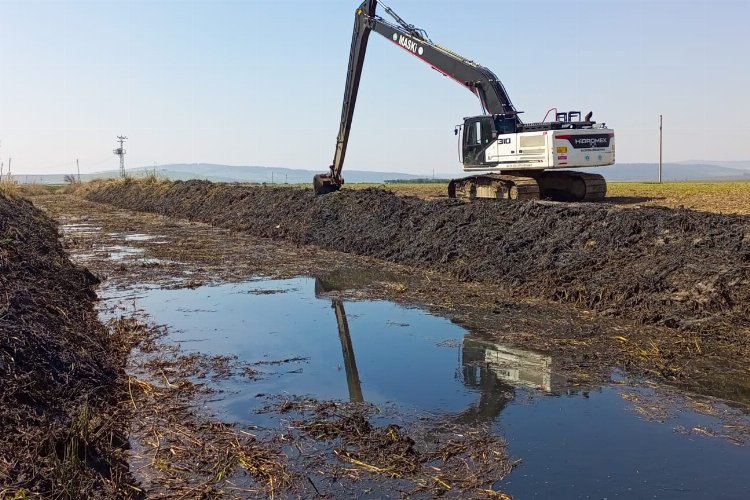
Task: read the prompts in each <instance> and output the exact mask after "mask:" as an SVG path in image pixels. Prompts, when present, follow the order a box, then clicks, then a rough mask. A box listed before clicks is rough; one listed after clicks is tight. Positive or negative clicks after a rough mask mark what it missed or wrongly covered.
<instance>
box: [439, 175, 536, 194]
mask: <svg viewBox="0 0 750 500" xmlns="http://www.w3.org/2000/svg"><path fill="white" fill-rule="evenodd" d="M448 197H450V198H460V199H465V200H474V199H476V198H491V199H501V200H538V199H539V184H537V181H536V180H535V179H534V178H532V177H520V176H515V175H502V174H486V175H474V176H471V177H464V178H462V179H453V180H452V181H451V182H450V184H448Z"/></svg>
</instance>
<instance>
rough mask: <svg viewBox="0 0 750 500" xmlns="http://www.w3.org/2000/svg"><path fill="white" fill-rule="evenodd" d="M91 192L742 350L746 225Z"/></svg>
mask: <svg viewBox="0 0 750 500" xmlns="http://www.w3.org/2000/svg"><path fill="white" fill-rule="evenodd" d="M85 189H86V190H85V191H84V194H85V196H86V197H87V198H88V199H90V200H93V201H99V202H106V203H112V204H114V205H117V206H123V207H128V208H131V209H135V210H143V211H150V212H156V213H160V214H164V215H169V216H173V217H182V218H186V219H190V220H197V221H202V222H207V223H210V224H213V225H216V226H218V227H223V228H228V229H233V230H239V231H243V232H247V233H249V234H253V235H256V236H263V237H269V238H275V239H287V240H291V241H293V242H295V243H302V244H313V245H317V246H320V247H323V248H328V249H332V250H337V251H342V252H350V253H355V254H358V255H366V256H370V257H376V258H379V259H385V260H388V261H392V262H396V263H399V264H405V265H409V266H416V267H420V268H426V269H432V270H436V271H440V272H446V273H450V274H451V275H453V276H455V277H456V278H458V279H460V280H465V281H478V282H487V283H495V284H499V285H501V286H503V287H506V288H508V289H512V290H513V292H514V293H515V294H516V295H528V296H537V297H542V298H545V299H550V300H555V301H560V302H565V303H571V304H574V305H577V306H580V307H584V308H587V309H593V310H596V311H599V312H600V313H603V314H606V315H611V316H625V317H628V318H630V319H634V320H637V321H639V322H642V323H644V324H656V325H665V326H668V327H672V328H679V329H684V330H687V331H695V332H707V331H711V332H716V331H717V330H718V331H721V333H722V335H735V337H736V338H732V340H733V341H736V342H738V343H741V344H742V345H743V347H744V348H747V345H748V339H747V335H744V334H745V333H747V331H748V328H750V319H749V318H750V221H749V220H748V218H747V217H746V216H729V215H719V214H710V213H702V212H692V211H688V210H670V209H664V208H650V207H649V208H641V209H636V210H623V209H619V208H616V207H612V206H606V205H604V206H598V205H595V204H575V205H572V204H563V203H545V202H536V203H515V202H507V203H502V202H477V203H473V204H467V203H463V202H460V201H457V200H438V201H425V200H421V199H418V198H412V197H399V196H396V195H394V194H392V193H389V192H386V191H381V190H376V189H367V190H361V191H341V192H338V193H335V194H332V195H330V196H322V197H314V196H313V194H312V192H311V191H310V190H303V189H291V188H264V187H247V186H241V185H231V184H212V183H210V182H203V181H188V182H164V183H158V184H146V183H138V182H118V183H103V184H94V185H91V186H88V187H86V188H85ZM737 329H741V332H742V334H740V335H736V334H735V332H736V331H737Z"/></svg>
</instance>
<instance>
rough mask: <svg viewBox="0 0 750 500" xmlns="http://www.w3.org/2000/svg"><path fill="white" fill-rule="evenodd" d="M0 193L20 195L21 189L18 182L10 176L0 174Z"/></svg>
mask: <svg viewBox="0 0 750 500" xmlns="http://www.w3.org/2000/svg"><path fill="white" fill-rule="evenodd" d="M0 194H3V195H5V196H20V195H21V190H20V189H19V185H18V182H16V180H15V179H13V178H12V177H7V176H6V177H3V176H0Z"/></svg>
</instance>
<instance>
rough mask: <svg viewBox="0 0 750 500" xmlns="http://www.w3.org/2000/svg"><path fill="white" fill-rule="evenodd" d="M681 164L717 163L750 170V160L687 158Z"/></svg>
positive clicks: (717, 164)
mask: <svg viewBox="0 0 750 500" xmlns="http://www.w3.org/2000/svg"><path fill="white" fill-rule="evenodd" d="M678 163H679V164H688V165H695V164H699V165H707V164H708V165H716V166H718V167H726V168H736V169H739V170H750V161H706V160H686V161H681V162H678Z"/></svg>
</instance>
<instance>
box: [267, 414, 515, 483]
mask: <svg viewBox="0 0 750 500" xmlns="http://www.w3.org/2000/svg"><path fill="white" fill-rule="evenodd" d="M266 411H278V412H281V413H282V414H290V415H291V420H290V421H289V430H290V434H289V435H288V437H287V438H286V439H287V441H288V442H290V443H294V445H295V446H296V448H297V449H298V450H299V451H300V457H298V459H297V460H298V461H300V460H301V461H302V462H303V463H304V464H305V465H304V469H305V470H308V471H314V474H313V475H312V477H314V478H316V483H317V484H318V485H319V486H316V488H322V487H330V486H331V485H332V483H333V482H335V481H354V482H355V483H364V484H363V485H364V486H366V485H367V484H368V482H369V481H378V484H380V485H381V487H382V486H383V485H386V486H387V490H388V491H400V492H402V493H403V494H405V495H407V496H411V495H420V494H428V495H430V496H445V495H447V496H451V497H454V496H458V497H466V495H470V496H472V497H477V496H479V497H492V498H509V497H507V496H505V495H504V494H503V493H501V492H498V491H496V490H494V489H493V488H492V486H493V484H495V483H497V482H498V481H500V480H501V479H503V478H504V477H505V476H507V475H508V474H509V473H510V472H511V470H512V469H513V467H514V466H515V465H517V464H518V463H520V461H514V460H512V459H511V458H510V456H509V454H508V452H507V449H506V445H505V442H504V441H503V440H502V439H500V438H498V437H497V436H494V435H493V434H492V433H491V432H490V430H489V429H487V428H483V427H482V426H476V425H472V426H467V425H459V424H455V423H451V422H450V421H449V419H447V418H444V417H443V418H434V417H429V416H422V417H421V418H420V419H418V420H417V422H414V421H412V422H410V423H409V424H408V427H404V426H403V425H401V424H398V423H394V422H393V421H392V420H393V416H391V415H383V414H380V412H381V411H382V410H381V409H379V408H376V407H374V406H372V405H367V404H361V403H335V402H330V401H317V400H314V399H295V400H287V401H283V402H280V403H278V404H277V405H272V406H271V407H269V408H268V409H267V410H266ZM389 420H391V421H389ZM378 421H381V422H380V423H378ZM330 457H335V459H336V460H335V461H331V460H330ZM316 459H317V460H316Z"/></svg>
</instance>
